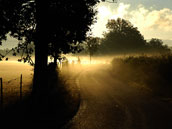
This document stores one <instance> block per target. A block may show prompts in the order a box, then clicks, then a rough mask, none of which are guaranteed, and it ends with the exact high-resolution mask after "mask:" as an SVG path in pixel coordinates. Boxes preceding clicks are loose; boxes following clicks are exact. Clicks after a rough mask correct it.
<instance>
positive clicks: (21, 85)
mask: <svg viewBox="0 0 172 129" xmlns="http://www.w3.org/2000/svg"><path fill="white" fill-rule="evenodd" d="M20 101H22V74H21V76H20Z"/></svg>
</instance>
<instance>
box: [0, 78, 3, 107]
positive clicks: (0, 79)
mask: <svg viewBox="0 0 172 129" xmlns="http://www.w3.org/2000/svg"><path fill="white" fill-rule="evenodd" d="M0 81H1V110H2V109H3V83H2V78H0Z"/></svg>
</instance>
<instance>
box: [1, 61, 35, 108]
mask: <svg viewBox="0 0 172 129" xmlns="http://www.w3.org/2000/svg"><path fill="white" fill-rule="evenodd" d="M21 74H22V76H23V79H22V82H23V83H22V86H23V88H22V92H23V95H24V96H26V95H28V94H29V93H30V92H31V84H32V78H33V67H32V66H30V65H29V64H24V63H19V62H16V61H6V62H5V61H2V62H0V78H2V79H3V99H4V104H5V105H6V104H9V103H10V104H11V103H15V101H16V100H19V96H20V76H21Z"/></svg>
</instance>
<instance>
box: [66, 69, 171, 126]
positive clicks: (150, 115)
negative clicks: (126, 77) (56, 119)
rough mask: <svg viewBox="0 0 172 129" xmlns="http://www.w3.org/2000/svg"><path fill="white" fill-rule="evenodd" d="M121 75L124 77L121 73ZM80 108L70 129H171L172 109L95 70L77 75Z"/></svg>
mask: <svg viewBox="0 0 172 129" xmlns="http://www.w3.org/2000/svg"><path fill="white" fill-rule="evenodd" d="M121 74H122V73H121ZM76 82H77V85H78V86H79V88H80V93H81V105H80V109H79V111H78V113H77V115H76V116H75V117H74V118H73V119H72V120H71V121H70V122H69V124H68V125H67V126H66V127H65V128H68V129H172V106H171V105H170V104H169V103H167V102H164V101H162V100H160V99H159V98H158V97H155V96H153V95H151V94H150V93H148V92H146V90H145V91H144V89H140V88H137V87H133V86H130V85H128V84H126V83H125V82H123V81H120V80H119V79H117V78H115V77H114V76H112V75H111V73H110V71H109V69H108V67H106V66H101V67H100V66H95V67H93V68H87V69H86V70H83V71H82V72H81V73H80V74H78V76H77V78H76Z"/></svg>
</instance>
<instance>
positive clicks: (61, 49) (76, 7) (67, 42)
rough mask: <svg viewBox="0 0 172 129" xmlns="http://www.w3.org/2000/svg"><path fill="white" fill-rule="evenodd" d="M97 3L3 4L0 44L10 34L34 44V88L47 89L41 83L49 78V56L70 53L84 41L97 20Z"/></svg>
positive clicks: (5, 0) (6, 0) (11, 0)
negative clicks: (95, 17)
mask: <svg viewBox="0 0 172 129" xmlns="http://www.w3.org/2000/svg"><path fill="white" fill-rule="evenodd" d="M97 2H99V0H87V1H86V0H77V1H72V0H47V1H46V0H45V1H43V0H35V1H34V0H22V1H21V0H1V1H0V14H1V18H0V41H2V40H5V39H6V35H7V34H10V35H11V36H13V37H14V38H17V39H18V40H19V41H21V42H25V43H27V44H29V43H31V42H34V45H35V69H34V83H35V85H34V89H35V88H36V89H37V88H38V89H40V88H41V89H43V90H46V86H47V84H46V83H45V82H44V83H42V80H44V79H45V78H47V72H46V71H47V61H48V54H52V53H53V52H55V53H67V52H70V51H72V50H74V48H75V47H74V46H75V45H76V44H77V43H78V42H82V41H83V40H85V37H86V32H87V31H89V30H90V28H89V26H90V25H91V24H92V23H93V21H94V16H95V14H96V11H95V10H94V5H95V4H96V3H97ZM51 48H52V50H51V52H50V51H49V49H51ZM44 86H45V87H44Z"/></svg>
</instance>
